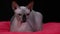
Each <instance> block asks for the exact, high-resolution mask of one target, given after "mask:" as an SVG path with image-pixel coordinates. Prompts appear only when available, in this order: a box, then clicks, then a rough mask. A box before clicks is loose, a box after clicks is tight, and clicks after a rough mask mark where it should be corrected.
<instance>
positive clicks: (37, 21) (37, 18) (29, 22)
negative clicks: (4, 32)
mask: <svg viewBox="0 0 60 34" xmlns="http://www.w3.org/2000/svg"><path fill="white" fill-rule="evenodd" d="M23 10H24V11H23ZM19 14H20V15H19ZM23 14H24V15H25V17H26V20H25V21H24V22H23V19H22V18H23V16H24V15H23ZM25 17H24V19H25ZM42 17H43V16H42V14H41V13H39V12H35V11H34V10H31V11H30V10H29V9H28V8H27V7H24V6H21V7H20V8H17V9H16V10H15V14H14V16H13V17H12V19H11V25H10V31H11V32H34V31H41V30H42Z"/></svg>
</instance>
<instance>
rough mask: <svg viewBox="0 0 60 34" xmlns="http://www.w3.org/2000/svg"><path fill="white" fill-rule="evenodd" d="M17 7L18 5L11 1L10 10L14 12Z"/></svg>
mask: <svg viewBox="0 0 60 34" xmlns="http://www.w3.org/2000/svg"><path fill="white" fill-rule="evenodd" d="M18 7H19V5H18V4H17V3H16V2H15V1H13V2H12V9H13V10H15V9H17V8H18Z"/></svg>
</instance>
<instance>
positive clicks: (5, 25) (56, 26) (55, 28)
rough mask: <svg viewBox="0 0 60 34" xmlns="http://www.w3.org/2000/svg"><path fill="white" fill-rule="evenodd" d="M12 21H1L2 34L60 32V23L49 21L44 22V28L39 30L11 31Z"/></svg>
mask: <svg viewBox="0 0 60 34" xmlns="http://www.w3.org/2000/svg"><path fill="white" fill-rule="evenodd" d="M9 28H10V22H9V21H2V22H0V34H60V23H58V22H48V23H46V24H43V30H42V31H39V32H9Z"/></svg>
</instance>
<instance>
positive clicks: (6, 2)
mask: <svg viewBox="0 0 60 34" xmlns="http://www.w3.org/2000/svg"><path fill="white" fill-rule="evenodd" d="M11 1H12V0H0V21H9V20H10V19H11V17H12V16H13V11H12V9H11ZM34 10H36V11H39V12H41V13H42V15H43V22H60V11H59V1H55V0H54V1H53V0H50V1H48V0H35V4H34Z"/></svg>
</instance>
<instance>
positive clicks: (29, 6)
mask: <svg viewBox="0 0 60 34" xmlns="http://www.w3.org/2000/svg"><path fill="white" fill-rule="evenodd" d="M33 5H34V2H33V1H32V2H30V3H29V4H28V5H27V8H28V9H30V10H32V9H33Z"/></svg>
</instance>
